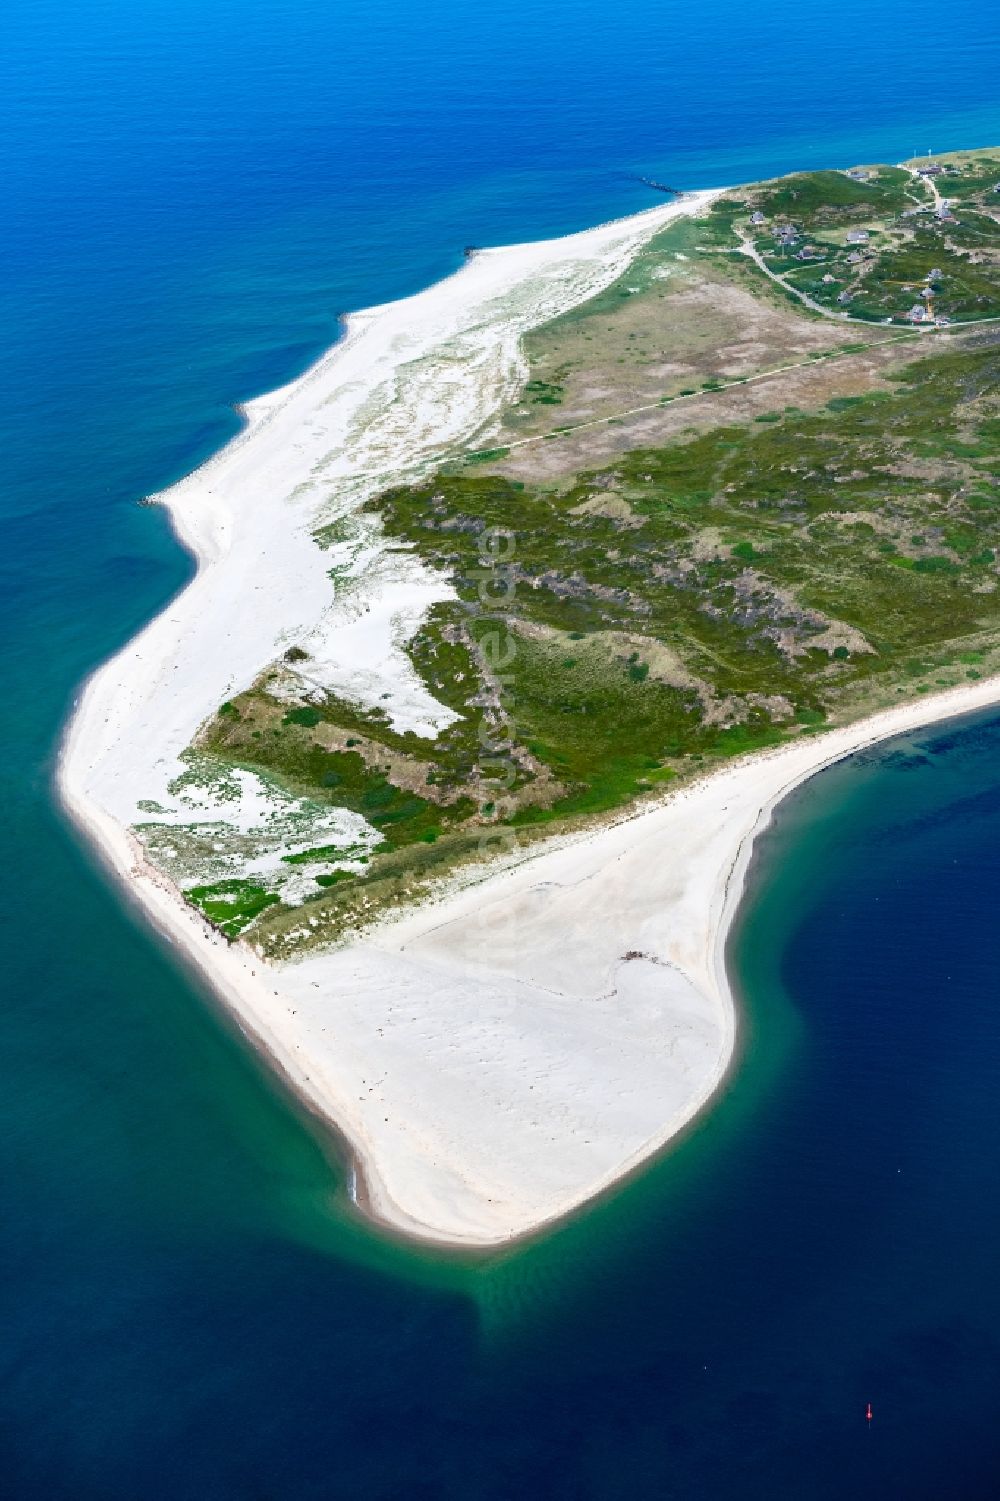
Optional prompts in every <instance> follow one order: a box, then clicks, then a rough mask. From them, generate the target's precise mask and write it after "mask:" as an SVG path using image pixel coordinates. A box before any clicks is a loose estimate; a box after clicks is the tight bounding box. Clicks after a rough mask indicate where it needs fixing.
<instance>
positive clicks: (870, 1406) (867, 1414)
mask: <svg viewBox="0 0 1000 1501" xmlns="http://www.w3.org/2000/svg"><path fill="white" fill-rule="evenodd" d="M865 1417H866V1418H867V1419H868V1421H869V1423H870V1422H871V1420H872V1404H871V1403H870V1402H869V1404H868V1410H867V1412H866V1413H865Z"/></svg>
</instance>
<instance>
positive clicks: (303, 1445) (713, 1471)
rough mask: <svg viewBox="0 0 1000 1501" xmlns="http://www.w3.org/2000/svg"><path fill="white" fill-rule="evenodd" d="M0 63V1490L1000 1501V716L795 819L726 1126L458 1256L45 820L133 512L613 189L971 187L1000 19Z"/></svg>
mask: <svg viewBox="0 0 1000 1501" xmlns="http://www.w3.org/2000/svg"><path fill="white" fill-rule="evenodd" d="M0 56H2V59H3V64H4V66H3V84H2V88H0V158H2V169H3V176H2V196H0V205H2V209H0V212H2V223H0V330H2V342H0V478H2V492H3V494H2V500H0V517H2V523H3V545H2V548H0V571H2V577H0V619H2V631H3V635H2V640H3V653H2V657H0V667H2V671H3V674H4V687H3V693H2V697H0V703H2V706H3V711H4V714H5V718H6V729H5V733H4V740H3V743H4V745H5V746H6V750H5V752H4V755H3V756H2V758H0V774H2V778H3V786H2V817H3V823H2V829H3V861H2V868H0V877H2V881H3V887H4V889H3V894H2V898H0V911H2V913H3V916H4V918H5V919H6V939H5V949H4V953H5V968H4V973H3V979H4V987H3V992H4V993H3V1002H2V1009H0V1170H2V1199H0V1205H2V1214H0V1496H2V1497H3V1498H4V1501H8V1498H10V1501H36V1498H37V1501H43V1498H44V1501H63V1498H65V1501H161V1498H162V1501H397V1498H398V1501H522V1498H523V1501H536V1498H538V1501H611V1498H616V1501H617V1498H622V1501H646V1498H650V1501H652V1498H685V1501H687V1498H692V1501H715V1498H726V1501H728V1498H744V1497H746V1498H752V1501H757V1498H760V1501H776V1498H782V1501H783V1498H794V1501H812V1498H820V1501H825V1498H831V1501H833V1498H837V1501H841V1498H851V1501H875V1498H878V1501H886V1498H888V1501H897V1498H902V1501H941V1498H949V1501H950V1498H955V1501H980V1498H982V1501H986V1498H993V1497H996V1496H997V1495H1000V1427H998V1423H997V1403H998V1395H997V1394H998V1390H1000V1277H998V1275H997V1265H998V1260H1000V1192H998V1190H1000V1108H998V1103H1000V1008H998V1001H1000V986H998V981H997V967H998V961H1000V937H998V927H997V921H996V911H997V906H998V902H1000V855H998V850H1000V719H994V720H990V719H989V718H985V719H980V720H978V721H974V722H970V723H967V724H966V725H964V726H962V727H950V728H948V729H947V730H946V731H938V732H930V733H927V734H924V735H920V736H916V737H911V739H910V740H909V741H907V742H905V743H903V744H901V745H894V746H891V747H888V748H885V749H883V750H881V751H879V752H877V753H874V754H872V755H869V756H868V757H866V758H864V759H862V760H857V761H855V762H852V763H850V764H848V765H846V766H843V767H841V768H838V769H836V770H834V771H832V772H829V773H827V774H825V775H824V776H823V777H821V778H820V779H818V780H817V781H815V782H814V783H813V784H811V785H810V786H809V787H807V788H806V789H805V790H804V791H803V792H802V793H800V794H799V795H797V796H796V797H795V798H794V799H793V800H792V801H791V802H790V803H788V804H787V805H786V806H785V807H783V808H782V810H781V813H780V817H779V819H778V822H777V825H776V827H775V829H774V831H773V832H772V833H771V834H770V835H769V836H768V838H767V840H766V843H765V847H764V848H763V849H762V851H761V855H760V860H759V864H758V875H757V880H756V883H755V891H754V897H753V900H752V901H751V902H750V904H749V905H748V907H747V909H746V911H745V914H744V920H743V922H742V923H741V926H740V928H739V931H738V933H737V934H736V935H735V938H734V945H733V962H734V964H735V966H736V969H737V971H738V973H739V975H740V976H741V981H742V986H743V991H744V1003H745V1024H744V1044H745V1045H744V1050H743V1057H742V1061H741V1065H740V1067H739V1069H738V1071H737V1072H736V1074H735V1077H734V1080H733V1083H732V1085H731V1087H730V1088H729V1089H728V1091H727V1092H726V1094H725V1096H724V1098H723V1099H722V1100H721V1101H720V1103H719V1104H718V1105H717V1107H716V1108H715V1109H714V1110H713V1111H712V1112H711V1113H710V1114H709V1115H708V1116H707V1117H706V1118H705V1120H704V1121H703V1123H702V1124H701V1125H700V1126H699V1128H698V1129H697V1130H696V1131H694V1132H693V1133H692V1135H691V1136H690V1137H689V1138H688V1139H687V1140H686V1141H685V1142H684V1143H683V1144H682V1145H681V1146H680V1147H679V1148H677V1149H676V1150H675V1151H673V1152H672V1153H670V1154H669V1155H668V1156H667V1157H666V1158H664V1159H663V1160H662V1161H661V1162H660V1163H658V1164H657V1165H655V1166H654V1167H653V1168H651V1169H650V1170H649V1171H648V1172H647V1173H645V1174H644V1175H643V1176H642V1177H641V1178H639V1179H638V1180H637V1181H635V1182H634V1183H632V1184H631V1185H630V1186H629V1187H628V1188H626V1189H625V1190H624V1191H623V1192H621V1193H620V1194H619V1195H617V1196H616V1197H615V1198H613V1199H611V1200H609V1201H607V1202H605V1203H603V1204H602V1205H600V1206H599V1207H598V1208H596V1209H594V1210H593V1211H592V1212H591V1213H589V1214H587V1215H585V1216H583V1217H582V1218H581V1219H580V1220H579V1221H577V1222H576V1223H574V1224H572V1225H571V1226H569V1227H567V1228H565V1229H563V1230H562V1231H560V1232H559V1233H558V1234H554V1235H552V1236H550V1237H548V1238H547V1239H546V1240H544V1241H542V1242H541V1243H540V1244H538V1245H536V1246H534V1247H530V1248H527V1249H521V1250H519V1251H517V1252H515V1253H514V1254H512V1255H509V1256H508V1257H506V1258H501V1259H495V1260H493V1261H488V1262H476V1261H474V1260H469V1259H462V1258H448V1257H442V1256H433V1255H430V1254H429V1253H425V1252H415V1251H412V1250H407V1249H404V1248H400V1247H397V1246H395V1245H393V1244H391V1243H388V1242H385V1241H383V1240H381V1239H379V1238H378V1237H376V1236H373V1235H372V1234H371V1233H370V1232H369V1231H368V1230H367V1229H365V1228H363V1227H361V1226H359V1225H358V1224H357V1222H356V1221H355V1220H354V1218H353V1217H352V1216H351V1214H350V1213H349V1211H347V1210H346V1209H345V1205H344V1192H343V1175H342V1172H341V1170H340V1168H339V1167H338V1165H337V1163H336V1162H335V1161H333V1160H331V1158H330V1156H329V1153H328V1150H327V1148H326V1146H325V1144H324V1142H323V1140H322V1138H321V1137H320V1136H319V1135H318V1134H317V1132H316V1131H315V1130H314V1128H313V1127H312V1126H311V1125H310V1124H309V1123H308V1122H307V1121H306V1120H305V1119H304V1118H303V1117H302V1115H301V1114H300V1113H299V1112H298V1110H297V1109H296V1107H295V1106H294V1104H293V1103H292V1102H291V1101H289V1100H287V1099H286V1098H285V1097H284V1096H283V1095H282V1094H281V1092H280V1090H279V1089H278V1088H277V1087H276V1085H275V1084H274V1083H273V1082H272V1081H271V1080H270V1078H269V1077H268V1075H267V1074H266V1072H265V1071H264V1070H263V1069H262V1067H260V1066H259V1065H258V1063H257V1061H256V1060H255V1058H254V1057H253V1056H252V1055H250V1054H249V1053H248V1051H247V1050H246V1049H245V1048H244V1047H243V1045H242V1044H241V1042H240V1040H239V1039H238V1037H237V1036H235V1035H234V1034H233V1032H232V1030H231V1029H230V1027H229V1025H228V1024H227V1022H226V1021H225V1020H224V1019H223V1018H222V1017H220V1016H219V1015H218V1014H217V1012H216V1010H215V1009H214V1007H213V1005H212V1004H211V1002H210V1001H209V1000H208V999H207V998H206V997H205V996H204V995H202V994H201V993H200V992H199V991H198V990H197V989H196V988H195V987H194V985H193V983H192V982H191V980H190V979H189V978H188V977H187V976H186V975H185V974H184V973H182V972H181V970H180V969H179V968H178V967H177V966H176V964H175V963H173V962H172V959H171V956H170V954H169V952H168V951H165V950H164V949H162V948H161V947H160V946H159V945H158V943H157V942H156V941H155V940H154V939H153V938H152V937H151V936H150V935H149V934H148V933H147V932H146V930H145V929H144V928H143V926H142V925H141V923H140V922H139V921H138V920H137V919H136V918H134V916H133V915H132V914H131V913H129V912H127V911H125V910H124V909H123V908H122V906H121V905H120V903H119V901H118V900H117V899H116V897H115V894H114V893H113V892H112V891H111V889H110V888H109V887H108V886H107V885H106V884H105V881H104V880H103V878H102V877H101V875H100V874H99V872H98V871H97V870H96V869H95V868H94V866H93V865H92V863H91V861H90V859H89V857H88V855H87V854H86V852H84V851H83V850H82V849H80V848H79V847H78V845H77V843H76V841H75V839H74V837H73V835H72V834H71V833H70V832H69V831H68V830H67V828H66V827H65V825H64V823H63V820H62V818H61V817H60V815H59V813H58V812H57V810H56V809H55V808H54V806H53V802H52V795H51V786H50V783H51V774H52V766H53V754H54V745H55V743H56V739H57V735H58V732H59V728H60V725H61V723H62V722H63V720H64V717H65V715H66V713H67V710H68V708H69V706H70V704H71V702H72V698H73V695H74V692H75V691H76V688H77V685H78V684H79V682H80V681H81V679H82V678H83V677H84V676H85V675H86V673H87V672H88V671H89V670H90V669H91V668H92V667H93V666H94V665H95V664H96V663H97V662H99V661H100V660H101V659H102V658H103V657H104V656H106V655H107V654H108V653H109V652H111V651H112V650H114V648H115V647H117V646H118V645H119V644H120V643H121V642H122V641H123V640H124V639H125V638H126V637H127V636H128V635H129V634H130V633H131V632H132V631H133V630H135V628H136V627H137V626H139V625H140V624H141V623H142V622H143V621H145V620H146V619H147V618H148V617H149V616H150V615H151V614H153V613H154V612H155V611H157V610H158V609H159V608H161V607H162V605H163V604H164V602H165V601H166V600H167V599H168V598H169V596H170V595H171V594H172V593H173V592H174V591H176V590H177V589H178V588H180V587H181V586H182V585H183V583H184V581H185V579H186V578H187V577H188V574H189V572H190V564H189V561H188V559H187V558H186V557H185V555H184V554H183V553H182V552H181V551H180V549H179V547H178V546H177V545H176V543H175V542H174V541H173V539H172V538H171V536H170V535H169V532H168V530H167V527H166V525H165V522H164V518H163V516H162V514H161V513H160V512H159V511H158V510H153V509H142V508H139V507H138V506H137V505H136V504H135V501H136V498H137V497H138V496H140V495H142V494H144V493H146V492H148V491H152V490H155V489H158V488H160V487H162V486H164V485H165V484H167V483H168V482H169V481H170V480H172V479H174V478H176V477H178V476H179V475H181V474H182V473H184V472H185V471H186V470H188V469H190V468H191V467H192V466H194V465H195V464H196V463H198V462H199V461H200V460H201V459H203V458H204V457H205V456H206V455H207V454H208V453H210V452H211V451H212V450H213V449H214V448H215V447H217V446H218V445H219V444H220V443H222V442H223V441H224V440H225V439H226V438H227V437H228V436H229V435H230V434H232V433H233V431H234V430H235V427H236V422H237V419H236V417H235V415H234V413H233V410H232V407H233V403H234V402H238V401H240V400H242V399H244V398H246V397H248V396H251V395H253V394H255V393H257V392H259V391H261V390H263V389H266V388H268V387H270V386H273V385H276V384H278V383H280V382H282V381H285V380H287V379H289V378H290V377H292V376H293V375H295V374H296V373H297V372H298V371H300V370H301V369H302V368H303V367H304V366H305V365H306V364H307V363H308V362H309V361H311V360H312V359H313V358H314V357H315V356H316V355H317V354H318V353H319V352H320V351H321V350H322V349H323V348H324V346H326V345H327V344H328V343H329V342H330V341H331V340H332V339H333V338H334V337H335V336H336V330H337V319H338V315H339V314H340V313H341V312H343V311H344V310H347V309H351V308H355V307H358V306H362V305H365V304H368V303H372V302H376V301H382V300H385V299H387V298H390V297H395V296H398V295H400V294H403V293H407V292H411V291H414V290H415V289H417V288H419V287H420V286H422V285H424V284H426V283H427V282H428V281H430V280H431V279H433V278H436V277H438V276H441V275H443V274H445V273H447V272H449V271H451V270H452V269H454V268H455V266H456V265H458V264H459V262H460V259H461V254H462V249H463V247H464V246H465V245H468V244H480V245H481V244H487V243H491V242H494V243H496V242H500V241H504V240H513V239H525V238H532V237H537V236H541V235H549V234H554V233H558V232H561V231H566V230H570V229H574V228H579V227H583V226H585V225H587V224H590V223H593V222H596V221H597V220H599V219H602V218H608V217H611V216H614V215H618V214H622V213H626V212H630V211H632V210H635V209H638V208H641V207H644V206H646V205H647V204H649V203H651V202H653V201H655V199H654V197H653V195H651V194H650V193H649V192H648V190H646V189H645V188H643V187H642V186H641V185H640V184H639V183H637V182H636V181H635V176H636V175H637V174H638V175H652V176H654V177H656V178H658V179H659V180H661V181H666V182H669V183H672V184H675V185H678V186H682V187H683V186H701V185H708V184H713V183H727V182H735V181H740V180H744V179H747V178H753V177H760V176H763V175H767V174H773V173H777V172H780V171H784V170H789V169H792V168H794V167H799V166H806V165H820V164H822V165H828V164H844V165H847V164H850V163H851V162H853V161H856V160H872V159H877V158H899V157H901V156H904V155H909V154H911V153H913V152H915V151H918V150H919V151H926V150H928V149H936V150H945V149H948V148H956V147H962V146H970V145H978V144H988V143H997V142H1000V96H998V89H997V79H998V77H1000V15H998V13H997V11H996V9H995V8H994V7H993V6H988V5H986V4H984V3H983V0H952V3H951V4H949V5H947V6H941V5H940V4H931V3H929V0H909V3H907V4H905V5H904V4H903V3H901V0H841V3H840V4H838V5H836V6H834V5H829V4H825V5H819V4H818V3H815V0H799V3H798V4H796V5H791V4H788V3H786V0H771V3H769V4H766V5H747V4H745V3H742V0H739V3H737V0H701V3H699V4H687V5H683V6H682V5H680V4H678V3H676V0H666V3H664V0H630V3H626V4H623V5H610V4H599V3H597V0H590V3H584V0H549V3H548V4H547V5H540V4H537V3H525V0H508V3H507V4H505V5H503V6H499V5H490V6H482V5H480V6H476V5H470V4H468V3H460V0H424V3H422V4H420V5H412V4H410V5H404V4H401V3H399V0H382V4H381V5H373V4H371V3H368V4H359V3H357V0H334V3H329V0H327V3H320V0H285V3H284V4H278V3H275V0H241V3H240V4H236V3H235V0H197V3H194V0H169V3H167V0H141V3H135V0H132V3H128V4H126V3H125V0H105V3H100V0H76V3H75V4H72V5H71V4H69V3H66V0H7V4H6V5H5V6H4V9H3V16H2V18H0ZM869 1401H870V1402H871V1403H872V1404H873V1421H872V1422H871V1424H868V1423H867V1422H866V1420H865V1408H866V1404H867V1403H868V1402H869Z"/></svg>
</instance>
